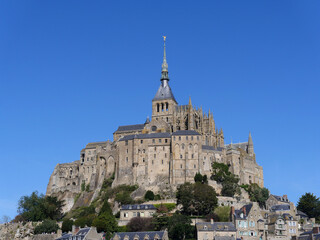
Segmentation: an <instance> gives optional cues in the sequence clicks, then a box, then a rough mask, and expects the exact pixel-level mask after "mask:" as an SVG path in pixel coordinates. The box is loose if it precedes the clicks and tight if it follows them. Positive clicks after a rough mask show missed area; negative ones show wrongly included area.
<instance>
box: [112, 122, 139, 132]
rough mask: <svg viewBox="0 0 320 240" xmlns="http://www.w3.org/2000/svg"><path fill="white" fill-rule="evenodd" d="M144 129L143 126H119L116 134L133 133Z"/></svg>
mask: <svg viewBox="0 0 320 240" xmlns="http://www.w3.org/2000/svg"><path fill="white" fill-rule="evenodd" d="M142 129H144V124H135V125H126V126H119V127H118V129H117V131H116V132H125V131H135V130H142Z"/></svg>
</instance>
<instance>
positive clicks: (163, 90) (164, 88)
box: [152, 37, 177, 102]
mask: <svg viewBox="0 0 320 240" xmlns="http://www.w3.org/2000/svg"><path fill="white" fill-rule="evenodd" d="M163 39H164V46H163V62H162V70H161V85H160V87H159V89H158V91H157V93H156V95H155V96H154V98H153V99H152V101H156V100H164V99H172V100H174V101H175V102H177V101H176V99H175V98H174V96H173V93H172V91H171V88H170V86H169V75H168V63H167V58H166V37H163Z"/></svg>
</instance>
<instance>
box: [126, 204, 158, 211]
mask: <svg viewBox="0 0 320 240" xmlns="http://www.w3.org/2000/svg"><path fill="white" fill-rule="evenodd" d="M147 209H157V208H156V207H155V206H154V205H152V204H132V205H122V206H121V210H147Z"/></svg>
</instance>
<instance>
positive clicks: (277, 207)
mask: <svg viewBox="0 0 320 240" xmlns="http://www.w3.org/2000/svg"><path fill="white" fill-rule="evenodd" d="M270 210H271V212H276V211H289V210H290V205H288V204H279V205H274V206H272V207H271V209H270Z"/></svg>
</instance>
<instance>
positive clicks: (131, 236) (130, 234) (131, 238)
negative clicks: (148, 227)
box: [111, 231, 165, 240]
mask: <svg viewBox="0 0 320 240" xmlns="http://www.w3.org/2000/svg"><path fill="white" fill-rule="evenodd" d="M164 234H165V231H155V232H118V233H115V234H113V236H112V238H111V240H113V239H114V237H115V236H116V235H118V236H119V237H120V238H119V239H120V240H123V239H124V238H125V237H126V236H128V237H129V240H134V237H135V236H138V237H139V239H145V238H144V237H145V236H146V235H148V236H149V238H148V239H149V240H154V238H155V237H156V235H158V236H159V237H160V239H162V238H163V236H164Z"/></svg>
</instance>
